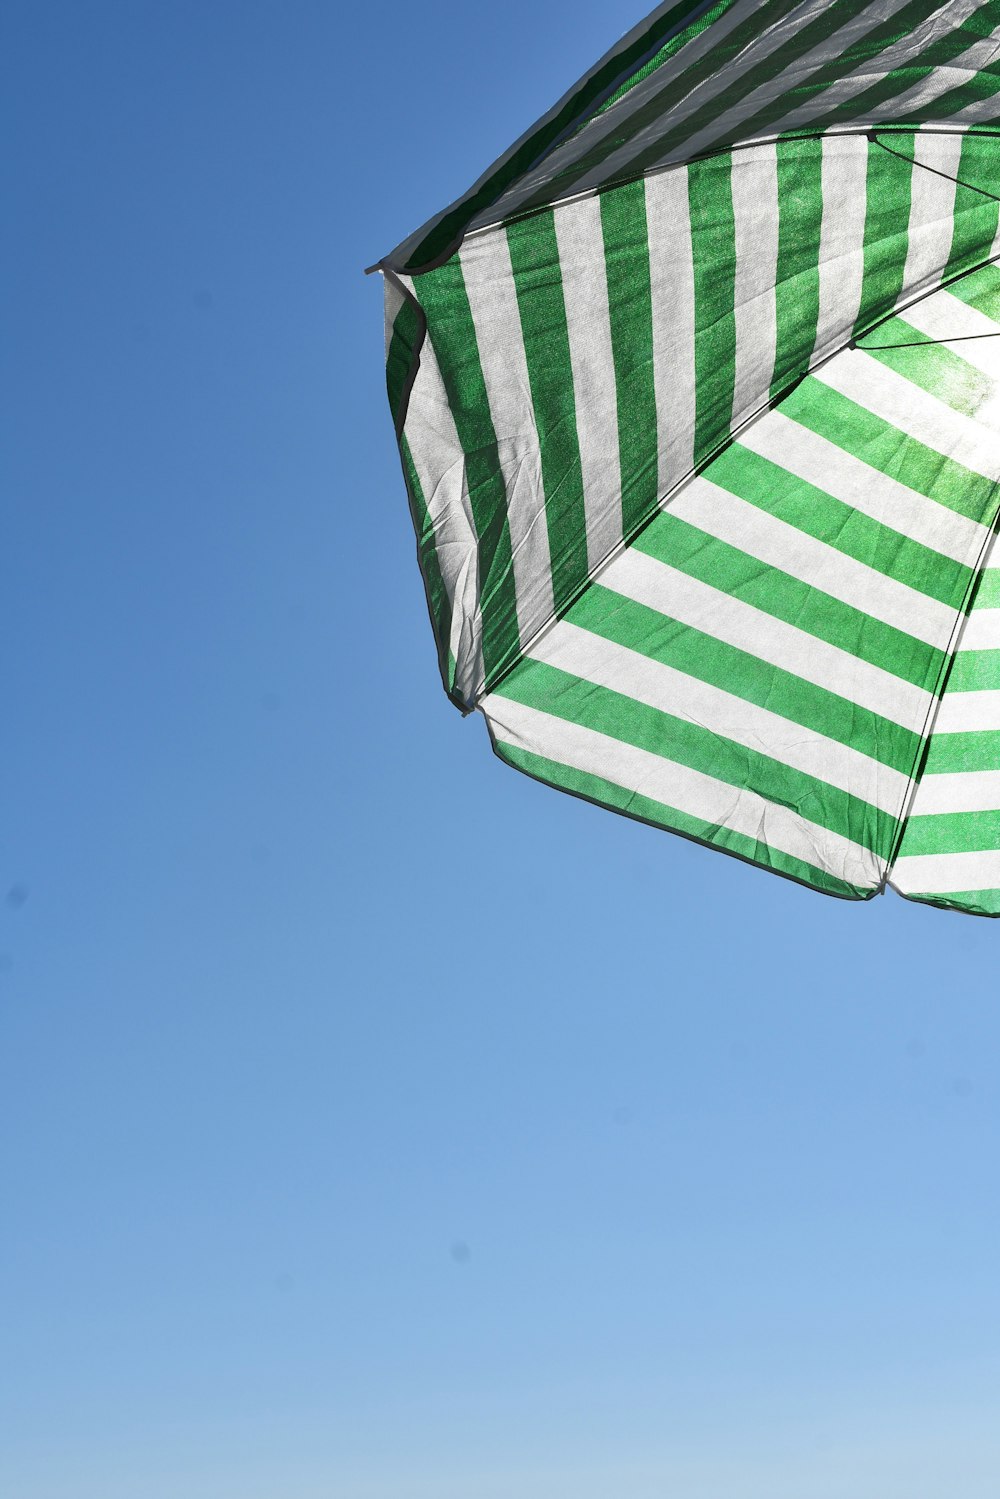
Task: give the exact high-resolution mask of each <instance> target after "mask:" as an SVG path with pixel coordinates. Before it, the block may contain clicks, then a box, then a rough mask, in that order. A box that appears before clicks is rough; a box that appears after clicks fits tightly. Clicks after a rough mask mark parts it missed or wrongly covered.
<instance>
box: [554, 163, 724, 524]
mask: <svg viewBox="0 0 1000 1499" xmlns="http://www.w3.org/2000/svg"><path fill="white" fill-rule="evenodd" d="M565 211H566V210H564V209H560V210H559V211H558V212H557V213H556V220H557V221H558V219H559V216H560V214H561V213H563V212H565ZM646 226H647V236H648V240H649V273H650V286H651V292H652V304H653V388H654V391H655V394H656V434H657V437H656V447H657V481H658V484H659V493H660V494H661V495H663V494H666V493H667V491H668V490H670V489H672V488H673V486H674V485H675V484H677V483H678V482H679V481H680V480H681V479H682V478H684V476H685V475H686V474H689V473H690V472H691V469H692V468H693V466H694V428H695V365H694V261H693V256H692V248H691V219H690V212H689V206H688V173H687V167H678V168H677V169H676V170H675V171H671V172H662V173H660V174H659V176H656V177H648V178H647V179H646Z"/></svg>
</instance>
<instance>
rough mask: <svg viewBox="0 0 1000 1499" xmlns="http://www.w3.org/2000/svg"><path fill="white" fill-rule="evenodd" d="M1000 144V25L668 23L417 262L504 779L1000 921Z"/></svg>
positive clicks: (968, 7)
mask: <svg viewBox="0 0 1000 1499" xmlns="http://www.w3.org/2000/svg"><path fill="white" fill-rule="evenodd" d="M998 132H1000V0H948V3H945V4H941V5H936V6H935V5H933V4H929V3H927V0H718V3H715V4H698V5H692V4H681V5H677V4H665V5H661V6H659V7H658V8H657V9H656V10H655V11H653V13H652V14H651V15H650V16H648V17H647V19H646V20H645V21H643V22H642V23H641V25H639V26H638V27H636V29H635V30H634V31H632V32H631V33H629V35H628V36H626V37H625V38H623V40H622V41H621V42H620V43H619V44H618V46H616V47H615V48H614V49H613V50H612V51H611V52H610V53H609V54H608V55H607V56H606V57H605V58H604V59H603V60H602V61H601V62H600V63H599V64H598V65H597V66H596V67H595V68H594V69H593V70H592V71H591V72H590V73H589V74H588V75H587V76H586V77H585V78H584V79H583V80H582V81H581V82H580V83H579V84H578V85H577V86H576V87H575V88H573V89H572V90H571V91H570V92H569V93H568V94H567V95H566V96H565V98H564V99H562V100H561V102H560V103H559V104H558V105H557V106H556V107H555V108H554V109H553V110H552V111H551V112H550V113H549V114H548V115H546V116H545V118H544V119H542V120H541V121H540V122H539V123H538V124H537V125H536V126H534V128H533V129H532V130H530V131H529V132H528V134H527V135H525V136H524V137H523V138H522V139H521V140H520V141H519V142H518V143H517V144H516V145H515V146H514V147H513V148H512V149H511V150H510V151H509V152H508V153H507V154H506V155H505V156H504V157H502V158H501V159H500V161H498V162H497V163H496V164H495V165H494V166H493V167H492V168H491V169H490V170H489V171H488V172H487V173H486V175H485V176H484V177H483V178H481V180H480V181H479V182H478V183H477V184H476V185H475V186H474V187H473V188H472V189H471V190H470V191H469V192H468V193H467V194H466V195H465V196H464V197H463V198H461V199H460V200H459V201H458V202H457V203H455V204H453V205H452V206H451V207H450V208H449V209H447V210H446V211H445V212H444V213H442V214H440V215H438V216H437V217H436V218H434V219H432V220H431V221H430V222H429V223H428V224H427V225H426V226H425V227H424V228H423V229H421V230H420V231H418V232H417V233H416V234H414V235H412V236H411V237H410V238H409V239H408V240H406V241H405V242H404V243H403V244H402V245H400V246H399V248H398V249H397V250H396V251H395V252H394V253H393V254H391V255H389V256H387V257H386V258H385V259H384V260H383V261H382V262H380V267H379V268H380V269H381V270H382V271H383V273H384V276H385V294H386V338H387V371H388V386H389V398H390V403H391V407H392V411H393V415H394V418H395V422H396V429H397V433H398V436H399V445H400V451H401V455H402V461H403V469H404V473H405V477H406V485H407V489H408V491H409V497H410V505H411V509H412V514H413V518H414V522H415V525H416V531H417V538H418V554H419V560H420V566H421V568H422V571H423V576H424V581H425V584H426V590H427V597H428V602H429V606H430V613H431V619H432V622H433V626H434V631H435V635H436V639H437V646H438V655H439V659H440V665H441V672H442V675H443V677H444V682H445V687H446V689H447V691H448V693H449V695H450V696H451V698H452V699H453V700H454V702H455V703H456V704H457V705H458V706H459V707H460V708H461V709H462V710H463V711H466V712H467V711H470V710H472V709H478V710H479V711H480V712H481V713H483V715H484V716H485V718H486V720H487V723H488V725H489V729H490V734H491V736H492V739H493V743H494V746H495V748H496V752H497V754H498V755H499V756H500V757H501V759H503V760H505V761H506V762H507V763H508V764H510V765H513V766H516V767H517V768H518V769H519V770H522V771H525V772H527V773H528V774H529V775H532V776H535V777H537V778H538V779H540V780H542V781H545V782H548V783H549V784H551V785H553V786H556V787H560V788H562V789H564V790H568V791H572V792H575V793H576V794H578V795H580V796H583V797H586V798H588V799H590V800H591V801H594V802H597V803H599V804H601V805H602V806H605V807H610V808H613V809H615V810H616V811H620V812H625V813H627V814H628V815H630V816H633V817H638V818H641V819H643V820H645V821H647V822H651V823H654V824H656V825H657V826H659V827H663V828H668V829H671V830H673V831H675V832H679V833H682V834H685V835H687V836H688V837H691V838H695V839H697V840H700V841H701V842H703V843H706V844H710V845H712V846H713V847H716V848H719V849H723V850H725V851H726V852H728V853H730V854H735V855H737V856H739V857H741V858H744V859H747V860H749V861H750V862H751V863H754V864H759V865H762V866H764V867H766V868H768V869H771V870H774V871H776V872H778V873H780V874H784V875H787V876H790V877H792V878H794V879H797V880H800V881H802V882H804V883H805V884H807V885H810V886H812V887H814V888H816V889H819V890H823V891H827V892H829V893H831V894H835V895H841V896H847V897H850V898H855V899H865V898H867V897H868V896H870V895H872V894H874V893H876V892H877V891H879V890H881V889H882V888H884V886H885V885H886V884H887V883H888V884H891V885H892V886H893V887H894V888H895V889H896V890H898V891H900V892H901V893H902V894H904V895H907V896H910V897H912V898H914V899H917V900H924V901H929V902H931V903H933V904H936V905H941V906H950V907H954V908H957V909H960V910H964V911H971V912H977V913H982V914H991V915H997V914H1000V551H997V552H996V554H995V557H994V556H993V544H994V537H995V531H996V526H997V519H998V510H1000V483H998V481H1000V266H998V265H997V264H996V262H997V261H1000V227H998V226H1000V217H998V213H1000V200H998V196H997V195H998V194H1000V169H998V168H1000V149H998V146H997V145H996V144H995V141H997V139H998Z"/></svg>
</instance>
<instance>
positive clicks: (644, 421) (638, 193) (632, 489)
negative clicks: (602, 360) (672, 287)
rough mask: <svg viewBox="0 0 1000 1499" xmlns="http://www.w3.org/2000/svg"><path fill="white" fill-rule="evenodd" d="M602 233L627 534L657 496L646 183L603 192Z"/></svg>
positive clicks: (639, 522) (654, 505) (640, 521)
mask: <svg viewBox="0 0 1000 1499" xmlns="http://www.w3.org/2000/svg"><path fill="white" fill-rule="evenodd" d="M601 229H602V231H603V235H604V263H605V267H606V270H607V280H608V307H609V312H610V317H611V347H612V351H613V354H614V362H615V386H616V391H617V398H618V446H619V457H620V462H621V477H622V534H623V535H625V536H629V535H631V533H632V532H633V531H634V530H635V528H636V527H637V526H638V525H640V524H641V523H642V522H643V521H644V520H645V519H646V517H647V516H648V515H649V514H650V512H651V511H652V510H654V509H655V507H656V503H657V499H658V498H659V496H658V492H657V441H656V394H655V391H654V389H653V303H652V292H651V290H650V271H649V239H648V234H647V228H646V189H645V183H642V182H636V183H633V184H632V185H631V186H629V187H624V188H620V189H619V190H618V191H617V192H612V193H605V194H604V196H603V197H602V198H601Z"/></svg>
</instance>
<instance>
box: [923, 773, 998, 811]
mask: <svg viewBox="0 0 1000 1499" xmlns="http://www.w3.org/2000/svg"><path fill="white" fill-rule="evenodd" d="M996 811H1000V770H960V771H947V772H942V773H941V774H939V775H933V774H931V775H925V776H924V778H923V780H922V781H921V782H920V785H919V787H918V788H917V794H916V796H915V797H914V801H913V808H912V810H911V812H910V816H911V817H927V816H935V815H937V814H938V813H942V812H996Z"/></svg>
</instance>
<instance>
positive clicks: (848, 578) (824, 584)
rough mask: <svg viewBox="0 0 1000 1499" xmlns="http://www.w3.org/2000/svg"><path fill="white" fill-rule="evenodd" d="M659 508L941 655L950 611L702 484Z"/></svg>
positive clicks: (952, 622) (693, 485)
mask: <svg viewBox="0 0 1000 1499" xmlns="http://www.w3.org/2000/svg"><path fill="white" fill-rule="evenodd" d="M666 508H667V510H668V512H669V514H671V515H673V516H677V517H678V518H679V519H681V520H685V521H688V522H689V523H690V524H691V525H693V526H697V527H698V528H699V529H700V530H702V531H705V532H707V533H708V535H709V536H715V537H717V538H718V540H719V541H724V542H728V544H729V545H730V546H733V547H738V548H739V550H740V551H741V552H746V553H747V555H748V556H750V557H755V558H756V559H757V561H758V562H763V563H765V564H766V565H767V566H768V567H772V568H776V569H777V570H779V571H780V572H783V573H787V574H788V575H789V576H791V577H793V578H797V579H798V580H799V581H800V582H802V583H805V584H807V585H808V586H809V587H810V588H815V589H818V590H819V591H820V592H822V593H826V594H829V595H830V596H831V597H833V598H835V599H839V600H840V601H841V603H844V604H848V605H850V607H851V608H852V609H857V610H858V611H859V613H861V614H863V615H867V616H870V617H871V618H872V619H878V620H881V621H882V622H883V623H884V624H887V625H891V626H892V627H893V628H894V629H896V630H902V631H903V632H904V634H906V635H910V636H912V637H913V638H914V639H915V640H922V641H924V642H925V643H926V644H927V645H932V646H934V647H935V648H936V649H938V650H945V649H947V646H948V643H949V641H950V639H951V635H952V631H953V629H954V627H955V618H956V616H955V610H954V609H953V608H951V607H950V606H949V605H947V604H942V603H939V602H938V600H937V599H932V598H929V597H928V595H927V594H925V593H918V592H917V590H916V589H915V588H910V587H908V586H907V584H905V583H901V582H899V581H898V579H896V578H890V577H887V576H886V574H885V573H882V572H879V571H878V570H877V569H876V568H873V567H869V566H868V565H867V563H864V562H858V561H857V560H856V559H855V558H854V557H848V556H847V555H846V554H845V553H844V552H840V551H838V550H837V548H836V547H832V546H829V545H828V544H827V542H825V541H819V540H817V538H816V537H815V536H810V535H809V534H808V533H807V532H805V531H800V530H799V529H798V527H797V526H792V525H789V524H788V522H787V521H783V520H780V519H779V518H778V517H777V516H775V515H769V514H768V513H767V511H766V510H761V509H760V508H759V507H758V506H757V505H751V504H750V503H749V501H747V500H743V499H740V498H739V496H737V495H734V494H731V493H730V492H729V490H727V489H722V488H720V487H719V486H718V485H717V484H713V483H712V482H711V481H710V480H709V479H706V478H704V477H702V478H698V479H693V480H692V481H691V483H690V484H689V485H687V487H686V488H685V489H684V490H682V492H681V494H680V495H679V496H678V498H677V499H676V500H675V501H674V502H673V503H672V504H670V505H669V506H667V507H666Z"/></svg>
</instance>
